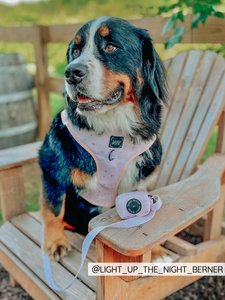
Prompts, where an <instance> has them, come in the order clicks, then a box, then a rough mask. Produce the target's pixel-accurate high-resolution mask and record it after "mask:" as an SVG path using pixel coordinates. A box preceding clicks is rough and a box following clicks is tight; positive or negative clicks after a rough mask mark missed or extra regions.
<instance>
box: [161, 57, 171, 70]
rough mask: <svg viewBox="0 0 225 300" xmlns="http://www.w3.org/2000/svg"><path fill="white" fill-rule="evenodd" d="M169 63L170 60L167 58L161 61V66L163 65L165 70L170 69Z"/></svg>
mask: <svg viewBox="0 0 225 300" xmlns="http://www.w3.org/2000/svg"><path fill="white" fill-rule="evenodd" d="M171 62H172V59H171V58H169V59H167V60H165V61H163V65H164V67H165V69H166V70H168V69H169V67H170V65H171Z"/></svg>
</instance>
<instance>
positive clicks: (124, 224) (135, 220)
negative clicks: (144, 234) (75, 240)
mask: <svg viewBox="0 0 225 300" xmlns="http://www.w3.org/2000/svg"><path fill="white" fill-rule="evenodd" d="M137 193H138V192H133V193H127V194H126V197H127V195H129V194H137ZM139 193H140V192H139ZM142 194H143V192H142ZM144 194H145V193H144ZM123 195H125V194H123ZM123 195H120V196H118V197H120V199H121V201H124V199H123ZM145 195H147V197H149V194H148V193H147V194H145ZM136 196H137V195H136ZM141 196H142V195H141ZM118 197H117V198H118ZM128 198H129V199H130V197H128ZM137 198H138V197H137ZM133 199H134V200H137V199H136V198H132V199H131V200H133ZM149 200H150V205H151V208H150V211H149V213H148V214H147V215H145V216H138V213H137V215H136V216H134V217H132V218H129V219H126V220H123V221H120V222H116V223H113V224H110V225H107V226H99V227H96V228H94V229H93V230H92V231H90V232H89V233H88V234H87V236H86V237H85V239H84V242H83V245H82V251H81V254H82V259H81V264H80V268H79V270H78V272H77V275H76V276H75V277H74V278H73V280H72V281H71V282H70V284H69V285H67V286H66V287H65V288H59V287H58V286H57V285H56V284H55V282H54V279H53V276H52V271H51V264H50V260H49V258H48V255H47V254H46V253H45V252H44V250H43V244H44V224H43V226H42V236H41V247H42V259H43V263H44V270H45V275H46V278H47V281H48V284H49V286H50V287H51V288H52V289H54V290H56V291H64V290H67V289H68V288H70V287H71V286H72V285H73V284H74V282H75V280H76V278H77V276H78V274H79V272H80V270H81V269H82V266H83V264H84V260H85V258H86V255H87V252H88V249H89V247H90V245H91V242H92V241H93V239H94V238H95V237H96V235H97V234H98V233H99V232H100V231H102V230H103V229H105V228H108V227H114V228H130V227H134V226H139V225H141V224H144V223H146V222H148V221H150V220H151V219H152V218H153V217H154V215H155V211H156V210H158V209H159V208H160V207H161V205H162V201H161V199H160V198H159V197H158V196H156V195H155V196H152V197H151V199H149ZM154 200H155V203H154ZM134 205H135V203H134ZM117 206H118V205H117V204H116V208H117ZM117 211H118V210H117ZM141 211H143V210H141ZM141 211H140V213H141ZM118 213H119V212H118Z"/></svg>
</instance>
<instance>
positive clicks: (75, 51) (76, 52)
mask: <svg viewBox="0 0 225 300" xmlns="http://www.w3.org/2000/svg"><path fill="white" fill-rule="evenodd" d="M79 54H80V50H79V49H75V50H74V55H75V56H76V57H77V56H78V55H79Z"/></svg>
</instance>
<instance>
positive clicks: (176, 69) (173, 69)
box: [161, 52, 188, 132]
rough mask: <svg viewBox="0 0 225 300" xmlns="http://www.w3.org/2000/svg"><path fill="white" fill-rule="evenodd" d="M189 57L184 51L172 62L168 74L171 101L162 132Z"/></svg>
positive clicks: (164, 118)
mask: <svg viewBox="0 0 225 300" xmlns="http://www.w3.org/2000/svg"><path fill="white" fill-rule="evenodd" d="M187 57H188V52H182V53H179V54H177V55H176V56H175V57H174V59H173V60H172V62H171V66H170V73H169V76H168V88H169V99H170V102H169V107H168V108H167V109H166V110H165V112H164V114H163V117H162V129H161V132H163V128H164V125H165V123H166V120H167V116H168V114H169V111H170V109H171V107H172V103H173V98H174V93H175V91H176V89H177V86H178V83H179V81H180V78H181V73H182V72H183V68H184V65H185V62H186V59H187Z"/></svg>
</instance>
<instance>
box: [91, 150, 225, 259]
mask: <svg viewBox="0 0 225 300" xmlns="http://www.w3.org/2000/svg"><path fill="white" fill-rule="evenodd" d="M224 171H225V155H224V154H213V155H212V156H211V157H210V158H209V159H208V160H207V161H206V162H205V163H204V164H203V165H202V166H201V167H200V168H199V170H198V171H197V172H196V173H195V174H193V175H192V176H190V177H188V178H187V179H185V180H182V181H180V182H178V183H176V184H173V185H170V186H166V187H164V188H160V189H158V190H155V191H151V194H153V195H154V194H155V195H159V196H160V197H161V199H162V202H163V205H162V207H161V208H160V209H159V210H158V211H157V212H156V214H155V216H154V218H153V219H152V220H151V221H149V222H147V223H145V224H143V225H141V226H138V227H134V228H129V229H117V228H106V229H104V230H103V231H102V232H100V233H99V234H98V235H97V238H98V239H99V240H101V241H102V242H103V243H104V244H106V245H108V246H109V247H111V248H113V249H114V250H115V251H117V252H120V253H122V254H124V255H128V256H138V255H141V254H144V253H146V252H147V251H149V250H151V249H152V248H154V247H155V246H157V245H158V244H160V243H163V242H164V241H165V240H167V239H168V238H169V237H171V236H173V235H175V234H177V233H178V232H179V231H181V230H183V229H184V228H186V227H187V226H189V225H190V224H192V223H193V222H195V221H196V220H198V219H199V218H201V217H202V216H203V215H205V214H206V213H208V212H209V211H210V210H212V209H213V208H214V207H215V206H216V204H217V203H218V200H219V196H220V186H221V178H222V175H223V173H224ZM223 183H224V182H223ZM119 220H121V219H120V217H119V216H118V214H117V212H116V209H115V208H113V209H111V210H109V211H106V212H104V213H103V214H101V215H99V216H97V217H95V218H93V219H92V220H91V221H90V222H89V230H92V229H94V228H95V227H98V226H102V225H108V224H111V223H114V222H118V221H119Z"/></svg>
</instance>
